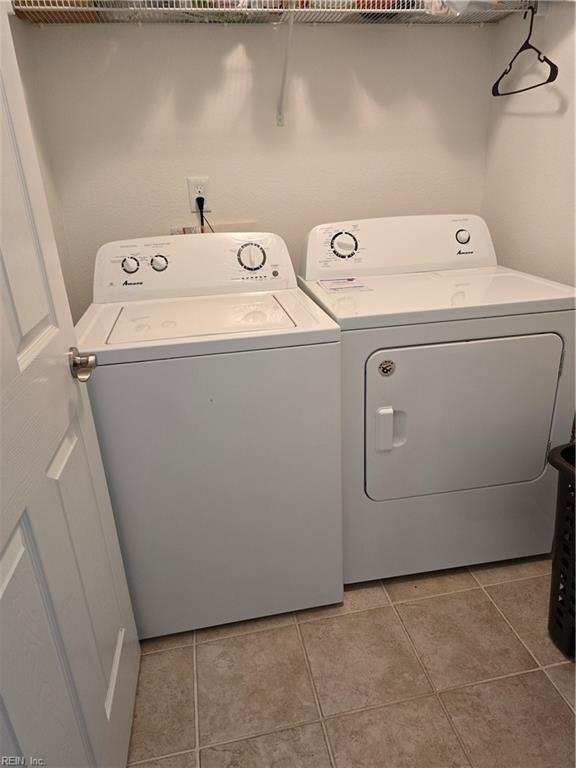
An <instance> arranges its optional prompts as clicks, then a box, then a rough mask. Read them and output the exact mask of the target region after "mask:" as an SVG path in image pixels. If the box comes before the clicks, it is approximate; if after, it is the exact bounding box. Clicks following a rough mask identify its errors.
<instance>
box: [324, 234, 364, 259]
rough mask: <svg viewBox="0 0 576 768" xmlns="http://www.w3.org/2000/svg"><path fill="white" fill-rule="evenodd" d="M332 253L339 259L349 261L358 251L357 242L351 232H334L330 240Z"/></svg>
mask: <svg viewBox="0 0 576 768" xmlns="http://www.w3.org/2000/svg"><path fill="white" fill-rule="evenodd" d="M330 247H331V248H332V253H333V254H334V255H335V256H338V258H339V259H349V258H351V257H352V256H354V254H355V253H356V251H357V250H358V240H356V238H355V237H354V235H353V234H352V233H351V232H336V234H335V235H334V237H333V238H332V240H330Z"/></svg>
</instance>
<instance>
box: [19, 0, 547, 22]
mask: <svg viewBox="0 0 576 768" xmlns="http://www.w3.org/2000/svg"><path fill="white" fill-rule="evenodd" d="M530 5H535V2H534V0H471V1H470V2H466V1H464V0H13V2H12V6H13V8H14V11H15V13H16V15H17V16H18V17H19V18H21V19H24V20H25V21H29V22H32V23H37V24H96V23H119V22H120V23H126V22H132V23H135V22H136V23H145V22H156V23H158V22H172V23H175V22H176V23H195V24H266V23H268V24H270V23H273V24H282V23H286V22H288V21H290V20H292V22H294V23H298V24H335V23H336V24H337V23H340V24H479V23H494V22H497V21H500V19H502V18H504V17H505V16H507V15H508V14H509V13H514V12H519V11H525V10H526V9H527V8H528V7H529V6H530Z"/></svg>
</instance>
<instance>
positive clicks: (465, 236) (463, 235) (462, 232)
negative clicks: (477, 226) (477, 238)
mask: <svg viewBox="0 0 576 768" xmlns="http://www.w3.org/2000/svg"><path fill="white" fill-rule="evenodd" d="M456 240H458V242H459V243H460V245H466V243H469V242H470V232H468V230H467V229H459V230H458V232H456Z"/></svg>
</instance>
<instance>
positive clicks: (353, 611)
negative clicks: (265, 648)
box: [296, 603, 390, 625]
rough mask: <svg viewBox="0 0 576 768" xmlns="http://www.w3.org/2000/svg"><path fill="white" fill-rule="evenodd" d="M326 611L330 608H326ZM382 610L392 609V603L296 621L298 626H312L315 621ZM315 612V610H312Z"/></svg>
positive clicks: (320, 607)
mask: <svg viewBox="0 0 576 768" xmlns="http://www.w3.org/2000/svg"><path fill="white" fill-rule="evenodd" d="M325 607H326V609H328V608H329V606H325ZM323 608H324V606H319V610H322V609H323ZM380 608H390V603H383V604H382V605H371V606H369V607H368V608H352V609H351V610H348V611H341V612H340V613H328V614H325V615H324V616H310V617H309V618H306V619H298V618H297V619H296V624H298V625H301V624H310V623H311V622H313V621H324V620H325V619H338V618H340V616H350V615H351V614H353V613H366V611H377V610H379V609H380ZM312 610H313V609H312Z"/></svg>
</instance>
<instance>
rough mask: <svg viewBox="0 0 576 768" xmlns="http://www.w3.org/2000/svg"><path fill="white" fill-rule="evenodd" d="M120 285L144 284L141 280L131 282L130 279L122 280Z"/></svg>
mask: <svg viewBox="0 0 576 768" xmlns="http://www.w3.org/2000/svg"><path fill="white" fill-rule="evenodd" d="M122 285H144V283H143V282H142V281H140V282H139V283H138V282H133V283H131V282H130V280H124V282H123V283H122Z"/></svg>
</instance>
